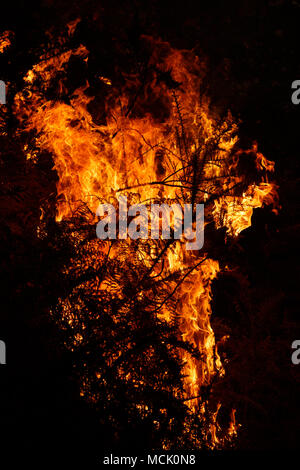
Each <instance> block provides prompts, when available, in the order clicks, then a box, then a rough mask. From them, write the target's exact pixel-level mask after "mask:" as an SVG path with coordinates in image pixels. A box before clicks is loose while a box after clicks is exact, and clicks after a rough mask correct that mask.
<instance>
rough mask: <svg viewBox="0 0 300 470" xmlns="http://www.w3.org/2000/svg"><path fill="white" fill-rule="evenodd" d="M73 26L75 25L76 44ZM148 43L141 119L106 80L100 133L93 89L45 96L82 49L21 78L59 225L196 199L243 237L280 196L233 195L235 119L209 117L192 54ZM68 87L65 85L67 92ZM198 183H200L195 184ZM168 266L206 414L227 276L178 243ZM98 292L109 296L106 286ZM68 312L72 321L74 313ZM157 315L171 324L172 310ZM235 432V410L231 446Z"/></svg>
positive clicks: (20, 107) (44, 61)
mask: <svg viewBox="0 0 300 470" xmlns="http://www.w3.org/2000/svg"><path fill="white" fill-rule="evenodd" d="M76 25H77V23H76V22H75V23H72V25H70V27H69V28H68V30H69V34H72V32H74V30H75V28H76ZM144 39H145V40H146V41H148V42H149V43H150V44H152V49H153V52H152V56H151V59H150V61H149V67H150V68H151V67H152V70H154V72H153V73H152V78H151V81H150V82H149V83H147V84H146V86H145V87H144V91H143V93H142V95H141V96H140V99H139V102H138V103H136V108H137V110H136V112H132V109H133V108H132V106H133V105H132V102H131V96H132V92H131V91H132V89H133V87H136V88H138V87H139V86H140V81H139V78H138V77H136V76H134V75H132V76H128V77H127V82H126V85H125V86H124V88H123V89H122V90H121V91H120V90H117V91H116V90H115V88H114V87H113V85H112V81H111V80H110V79H109V78H106V77H102V76H101V77H100V80H101V81H102V82H103V83H104V84H106V85H108V87H107V88H108V95H107V97H106V99H105V107H106V115H107V120H106V123H105V124H102V125H97V124H96V123H95V120H94V118H93V115H92V114H91V111H90V108H89V105H90V104H91V102H92V100H93V99H92V98H91V97H89V96H87V91H88V89H89V83H88V82H87V83H86V84H85V85H84V86H83V87H81V88H79V89H77V90H76V91H75V92H74V93H73V95H72V96H71V97H70V100H69V102H68V103H66V102H63V101H61V100H59V99H57V100H48V99H47V98H46V97H45V95H44V94H43V90H46V89H47V86H48V84H49V82H50V81H51V79H52V78H53V76H55V75H56V74H57V72H59V71H63V70H64V69H65V66H66V64H67V63H68V61H69V59H70V57H71V56H72V55H77V56H80V57H82V59H83V60H87V57H88V51H87V50H86V48H85V47H84V46H80V47H79V48H78V49H76V50H70V51H68V52H64V53H62V54H60V55H58V56H56V57H55V58H45V57H42V58H41V62H40V63H39V64H37V65H35V66H34V67H33V68H32V69H31V70H29V71H28V73H27V74H26V76H25V78H24V80H25V82H26V83H27V89H26V90H27V97H25V93H19V94H18V95H17V96H16V99H15V111H16V113H17V114H18V116H19V119H20V120H21V121H22V122H23V123H24V127H25V129H26V130H34V131H35V132H36V135H37V137H36V139H37V142H36V143H37V146H38V147H39V148H40V149H43V150H46V151H48V152H50V153H51V155H52V156H53V160H54V168H55V170H56V172H57V175H58V183H57V221H61V220H62V219H65V218H68V217H71V216H72V214H73V213H74V211H76V209H77V208H78V207H79V206H80V204H81V203H83V202H84V203H87V204H88V206H89V208H90V209H91V211H92V212H93V213H95V211H96V208H97V206H98V203H99V199H100V200H105V201H116V199H117V196H118V194H121V193H124V194H127V195H129V196H131V197H132V198H134V200H135V201H139V202H143V201H175V200H177V201H178V200H181V201H183V200H185V202H187V201H191V200H192V199H193V197H194V198H195V199H194V200H196V201H197V202H207V204H208V207H209V208H211V209H210V213H208V214H206V216H207V217H208V218H211V219H212V220H214V222H215V224H216V227H217V228H219V227H226V228H227V232H228V234H230V235H234V236H236V235H238V234H239V233H240V232H241V231H242V230H244V229H246V228H247V227H249V226H250V225H251V216H252V213H253V209H254V208H257V207H261V206H262V205H264V204H273V203H274V202H276V197H277V193H276V187H275V185H273V184H271V183H268V181H267V180H266V179H265V180H263V176H262V178H261V179H262V181H261V182H260V183H259V184H255V183H251V184H249V185H248V186H247V187H245V188H244V189H243V191H242V192H241V193H240V194H235V192H234V188H235V187H236V186H237V185H239V184H243V183H244V182H243V176H240V175H238V173H237V171H236V168H237V164H238V161H239V160H240V159H242V158H243V154H245V152H244V153H243V152H241V151H238V152H235V151H234V148H235V146H236V144H237V141H238V139H237V137H236V131H237V125H236V124H235V123H234V122H233V120H232V117H231V115H230V114H228V117H227V119H225V120H224V121H223V122H221V123H220V122H219V121H218V120H217V118H214V117H213V116H212V114H211V112H210V106H209V99H208V98H207V97H206V96H202V95H201V94H200V91H199V90H200V84H201V80H202V79H203V75H204V71H205V64H204V63H202V62H201V61H200V59H199V58H198V57H196V56H195V55H194V54H193V53H192V52H190V51H178V50H174V49H172V48H171V47H170V45H169V44H167V43H164V42H161V41H158V40H157V41H153V40H151V39H150V38H144ZM38 78H39V79H42V81H43V90H42V92H40V91H39V92H38V91H36V90H35V88H34V83H35V80H37V79H38ZM63 87H64V85H63V83H61V89H60V91H62V90H63ZM28 91H29V93H28ZM28 95H29V96H28ZM149 103H150V104H153V103H156V107H157V109H155V110H154V111H153V109H152V108H151V106H150V105H149ZM208 149H210V150H211V152H212V155H213V157H212V156H211V155H210V154H209V153H208ZM249 152H250V151H249ZM251 152H252V153H253V154H255V157H256V160H255V165H256V168H257V170H258V172H262V173H263V174H264V175H265V174H266V172H267V171H273V169H274V164H273V162H270V161H268V160H267V159H266V158H265V157H264V156H263V155H262V154H260V153H257V147H256V146H254V147H253V148H252V149H251ZM246 153H247V152H246ZM195 168H197V171H196V170H195ZM193 176H194V177H195V179H196V183H195V184H190V181H191V178H192V177H193ZM193 193H194V194H193ZM211 198H213V203H211V202H210V201H211ZM209 204H210V205H209ZM94 220H95V219H94ZM120 250H121V248H118V246H117V247H115V248H114V249H113V250H111V252H110V256H111V257H118V256H120ZM147 256H148V257H149V264H150V265H151V259H153V256H152V255H151V253H150V254H146V253H145V256H144V258H145V260H147ZM164 256H165V264H164V270H163V272H162V273H160V267H157V269H156V272H155V274H157V275H160V276H161V277H163V276H166V275H167V274H170V273H175V272H180V273H182V274H183V275H184V276H183V280H182V282H181V283H180V286H179V287H176V283H175V281H170V286H169V287H170V292H173V291H174V296H176V299H177V300H178V303H177V309H178V312H179V317H180V331H181V335H182V338H183V339H185V340H188V341H189V342H190V343H191V344H192V345H193V346H195V347H196V348H197V350H198V351H199V353H200V355H201V360H199V359H195V358H191V357H190V356H189V355H188V354H186V353H185V354H184V355H183V360H184V361H185V364H186V365H185V371H184V372H185V390H186V397H187V402H188V404H189V406H190V409H191V411H192V412H196V411H197V409H198V410H199V407H201V406H202V405H201V399H200V395H201V387H202V386H203V385H209V384H210V382H211V380H212V378H213V377H214V376H215V375H216V374H218V375H219V376H222V374H224V369H223V366H222V363H221V359H220V357H219V355H218V351H217V345H216V343H215V337H214V333H213V330H212V327H211V324H210V316H211V314H212V310H211V283H212V280H213V279H214V278H215V277H216V276H217V274H218V272H219V270H220V267H219V263H218V262H217V261H216V260H213V259H210V258H209V257H208V256H207V253H205V252H203V253H200V254H199V253H198V252H197V253H187V252H186V251H185V249H184V245H183V244H182V243H181V241H177V242H176V243H174V244H172V245H171V246H170V248H169V250H168V251H167V252H166V254H165V255H164ZM186 273H187V274H188V275H186V276H185V274H186ZM101 288H103V289H107V288H108V286H107V285H105V281H104V282H103V285H102V287H101ZM79 308H80V307H79ZM65 312H66V314H69V313H68V312H69V309H68V306H67V305H66V306H65ZM160 315H162V316H163V317H164V318H165V319H168V318H170V311H169V307H168V303H167V302H166V303H165V304H164V305H163V306H162V308H161V310H160ZM71 320H72V319H71V317H70V321H71ZM79 340H80V338H77V339H76V341H79ZM219 407H220V404H219V405H218V407H217V410H216V411H215V418H214V420H216V419H217V414H218V410H219ZM200 411H201V412H203V408H200ZM236 428H237V425H236V423H235V410H233V411H232V420H231V424H230V428H229V430H228V436H229V437H230V436H233V435H234V434H235V432H236ZM211 433H212V444H211V445H212V446H213V445H216V444H217V443H219V442H220V441H219V439H218V437H217V425H216V424H212V427H211Z"/></svg>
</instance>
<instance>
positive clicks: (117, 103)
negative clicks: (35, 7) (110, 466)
mask: <svg viewBox="0 0 300 470" xmlns="http://www.w3.org/2000/svg"><path fill="white" fill-rule="evenodd" d="M78 28H80V20H77V19H76V20H75V21H73V22H71V23H69V24H68V26H67V28H66V31H65V34H64V35H63V36H59V37H56V36H55V35H54V34H53V33H50V32H49V33H47V34H48V43H47V45H44V46H43V48H42V49H43V50H42V51H40V50H39V51H37V52H36V56H39V57H38V59H37V60H36V62H35V64H34V65H33V66H32V67H31V68H30V69H29V70H27V71H26V72H25V73H24V75H23V84H22V86H20V87H19V89H16V88H15V89H14V88H13V85H12V89H13V90H14V92H15V95H14V100H13V107H12V115H13V118H14V119H15V120H16V122H17V123H18V124H17V126H18V127H17V131H16V136H17V137H18V139H19V142H21V143H22V152H23V155H24V156H26V160H27V168H30V171H35V167H36V166H37V165H41V164H42V163H41V162H42V160H43V159H45V161H47V162H49V161H52V160H53V164H54V167H53V169H54V170H55V173H56V175H57V181H56V194H54V195H53V194H52V196H51V197H50V198H40V206H39V210H40V217H39V220H38V221H36V224H35V228H36V236H37V238H38V239H39V240H40V241H41V242H45V243H51V245H52V247H53V251H54V254H55V257H56V258H55V259H56V260H57V267H58V269H59V278H60V286H59V287H58V286H57V290H56V297H55V298H54V299H51V304H52V305H51V311H50V312H49V314H50V315H51V316H52V318H53V320H54V321H55V324H56V325H57V326H58V327H59V329H60V330H61V332H62V334H63V338H64V345H65V347H66V348H68V350H70V351H72V353H73V356H72V357H73V361H74V366H75V371H76V374H77V376H78V378H79V381H80V388H81V392H80V394H81V396H82V397H83V398H84V399H86V400H87V401H88V402H90V403H91V404H92V406H93V407H95V409H96V410H98V412H99V416H100V419H101V420H102V421H103V422H105V423H108V424H109V426H110V429H111V430H112V431H111V432H112V434H113V436H114V439H115V441H116V442H122V439H123V440H124V439H125V434H127V436H126V439H129V440H130V437H128V433H129V436H133V437H132V439H134V438H135V437H136V436H137V435H139V434H140V433H141V434H143V436H146V437H144V438H143V439H144V441H146V442H147V443H148V445H149V447H152V448H159V447H161V448H164V449H172V448H177V449H178V448H181V449H187V448H193V449H200V448H210V449H211V448H226V447H228V446H231V445H234V440H235V437H236V435H237V433H238V415H237V422H236V418H235V414H236V410H235V407H234V404H233V406H231V405H232V403H230V405H228V403H225V402H226V400H224V402H223V400H222V396H221V394H220V393H219V390H220V387H221V388H222V384H224V381H225V383H226V373H227V372H226V369H227V368H230V360H229V361H228V360H226V364H225V363H223V361H222V357H221V354H220V352H219V350H220V349H222V348H224V344H226V342H228V341H229V335H226V334H223V335H222V336H221V337H219V338H218V339H217V341H216V338H215V334H214V331H213V328H212V325H211V315H212V314H213V313H212V307H211V301H212V283H213V281H214V280H215V279H216V278H217V277H218V275H219V274H220V273H221V275H224V273H226V272H228V270H229V269H230V267H228V266H227V265H225V264H224V262H223V258H224V256H223V254H222V253H223V252H224V251H225V252H226V250H227V247H228V244H229V243H230V240H232V239H234V240H235V239H236V237H238V236H239V234H240V233H241V232H242V231H243V230H245V229H246V228H248V227H250V226H251V218H252V215H253V209H255V208H258V207H262V206H266V205H269V206H271V207H272V209H273V211H274V212H276V207H277V205H278V204H277V202H278V201H277V199H278V197H277V190H276V185H275V184H274V183H272V182H270V181H269V178H270V176H269V175H270V173H272V172H273V171H274V164H273V162H271V161H269V160H267V159H266V158H265V157H264V156H263V155H262V154H261V153H259V152H258V146H257V144H256V143H253V146H252V148H250V149H241V148H240V144H239V140H238V125H237V123H236V122H235V120H234V119H233V117H232V116H231V114H230V112H228V113H227V114H226V115H221V113H220V112H219V111H218V110H217V109H214V107H213V106H211V104H210V100H209V97H208V96H207V95H206V93H205V92H204V89H205V86H204V84H205V80H206V70H207V66H206V63H205V61H204V60H201V59H200V58H199V57H198V56H197V55H196V54H195V53H193V52H192V51H188V50H175V49H174V48H172V47H171V46H170V45H169V44H168V43H167V42H164V41H162V40H158V39H153V38H152V37H150V36H142V37H141V39H140V41H141V45H140V51H139V54H138V55H134V54H132V55H130V54H129V53H128V57H127V66H126V67H125V68H124V69H122V67H121V64H120V66H119V67H116V68H115V70H110V71H109V74H107V70H105V67H102V66H101V60H100V59H99V61H98V65H97V67H95V66H93V67H92V71H91V70H90V69H89V57H90V54H92V55H93V51H90V50H89V49H88V47H87V46H86V45H85V44H82V43H78V44H77V43H76V38H77V36H76V31H77V29H78ZM5 34H6V33H5ZM6 37H8V36H7V34H6V36H3V38H2V42H1V44H2V43H3V44H5V47H6V43H5V41H7V39H5V38H6ZM3 47H4V46H3ZM94 62H95V57H94V56H93V65H94ZM74 73H75V74H76V77H74ZM5 123H6V116H5V114H4V116H3V126H2V129H3V135H6V132H7V130H6V129H5V125H6V124H5ZM121 194H123V195H126V196H127V197H128V200H129V202H130V203H143V204H146V205H150V204H151V203H152V202H156V203H159V204H161V203H168V204H172V203H177V204H180V205H181V206H183V204H186V203H189V204H192V206H193V207H195V206H196V204H200V203H204V204H205V245H204V247H203V249H202V250H200V251H195V252H187V251H186V249H185V245H184V240H163V239H162V238H159V239H158V240H151V239H150V240H142V239H140V240H129V239H127V240H107V241H103V240H98V239H97V238H96V231H95V225H96V222H97V218H96V215H95V213H96V209H97V206H98V204H99V202H110V203H113V204H114V205H115V206H117V202H118V196H119V195H121ZM54 197H55V205H56V208H55V212H56V214H55V221H54V211H53V201H54ZM220 331H222V328H220ZM225 393H226V392H225Z"/></svg>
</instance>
